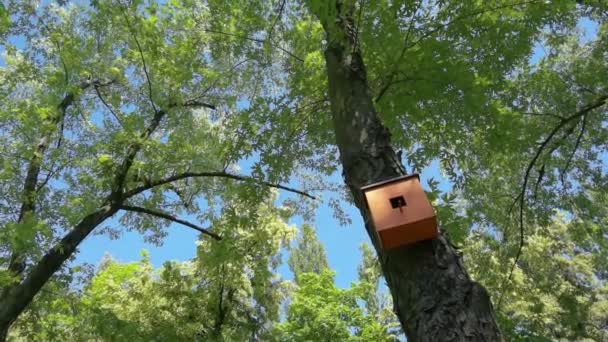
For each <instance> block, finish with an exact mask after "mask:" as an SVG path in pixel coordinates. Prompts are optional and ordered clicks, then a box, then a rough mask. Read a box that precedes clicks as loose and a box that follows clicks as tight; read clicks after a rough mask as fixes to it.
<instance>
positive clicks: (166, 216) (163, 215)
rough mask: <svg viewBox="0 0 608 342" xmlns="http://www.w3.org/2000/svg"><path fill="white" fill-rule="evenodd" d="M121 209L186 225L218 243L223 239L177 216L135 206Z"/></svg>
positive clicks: (126, 206) (123, 206) (125, 206)
mask: <svg viewBox="0 0 608 342" xmlns="http://www.w3.org/2000/svg"><path fill="white" fill-rule="evenodd" d="M119 208H120V209H121V210H126V211H133V212H136V213H142V214H147V215H151V216H156V217H160V218H162V219H165V220H169V221H172V222H175V223H179V224H181V225H184V226H186V227H190V228H192V229H194V230H196V231H198V232H200V233H202V234H206V235H209V236H211V237H212V238H214V239H216V240H218V241H219V240H221V239H222V237H221V236H219V235H217V234H215V233H213V232H211V231H209V230H208V229H206V228H203V227H200V226H197V225H195V224H194V223H190V222H188V221H184V220H182V219H179V218H177V217H175V216H172V215H169V214H167V213H163V212H162V211H158V210H152V209H146V208H142V207H134V206H130V205H121V206H120V207H119Z"/></svg>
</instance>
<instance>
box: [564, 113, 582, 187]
mask: <svg viewBox="0 0 608 342" xmlns="http://www.w3.org/2000/svg"><path fill="white" fill-rule="evenodd" d="M586 125H587V115H584V116H583V123H582V125H581V130H580V132H579V133H578V136H577V137H576V142H575V143H574V148H573V149H572V152H571V153H570V156H568V159H567V161H566V166H564V169H563V170H562V172H561V173H560V176H559V177H560V179H561V181H562V184H564V183H565V182H564V176H565V175H566V173H567V172H568V168H569V167H570V163H572V158H574V154H576V151H577V150H578V147H579V146H580V144H581V140H582V138H583V135H584V134H585V129H586Z"/></svg>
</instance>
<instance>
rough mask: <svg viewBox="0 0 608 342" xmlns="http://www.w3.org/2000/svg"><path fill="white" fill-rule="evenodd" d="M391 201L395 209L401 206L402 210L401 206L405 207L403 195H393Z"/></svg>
mask: <svg viewBox="0 0 608 342" xmlns="http://www.w3.org/2000/svg"><path fill="white" fill-rule="evenodd" d="M390 201H391V206H392V207H393V209H397V208H399V209H400V210H401V207H405V198H403V196H397V197H393V198H391V199H390Z"/></svg>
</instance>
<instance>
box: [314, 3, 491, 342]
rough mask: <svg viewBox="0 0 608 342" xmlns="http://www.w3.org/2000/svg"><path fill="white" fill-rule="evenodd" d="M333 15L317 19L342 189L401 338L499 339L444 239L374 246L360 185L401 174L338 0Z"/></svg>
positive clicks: (484, 303)
mask: <svg viewBox="0 0 608 342" xmlns="http://www.w3.org/2000/svg"><path fill="white" fill-rule="evenodd" d="M337 13H338V14H339V15H338V17H337V18H329V19H326V20H325V22H324V20H323V19H322V20H321V21H322V23H323V26H324V27H325V30H326V32H327V41H328V46H327V49H326V51H325V61H326V67H327V76H328V80H329V99H330V102H331V112H332V117H333V124H334V131H335V135H336V143H337V146H338V148H339V151H340V160H341V162H342V166H343V173H344V177H345V181H346V184H347V185H348V187H349V188H350V191H351V193H352V195H353V198H354V201H355V204H356V205H357V207H358V208H359V210H360V212H361V215H362V216H363V219H364V221H365V223H366V227H365V228H366V229H367V232H368V235H369V236H370V238H371V240H372V242H373V245H374V247H375V248H376V251H377V253H378V257H379V260H380V263H381V266H382V270H383V273H384V277H385V278H386V281H387V283H388V287H389V289H390V291H391V294H392V297H393V301H394V311H395V313H396V315H397V316H398V317H399V321H400V322H401V326H402V327H403V330H404V331H405V334H406V335H407V338H408V341H501V340H502V337H501V333H500V330H499V328H498V326H497V324H496V321H495V319H494V315H493V308H492V304H491V301H490V298H489V296H488V293H487V291H486V290H485V289H484V288H483V287H482V286H481V285H479V284H478V283H476V282H474V281H472V280H471V279H470V278H469V276H468V274H467V272H466V270H465V269H464V267H463V265H462V263H461V260H460V257H459V255H458V253H457V252H456V251H455V250H454V248H452V246H451V244H450V243H449V241H448V240H447V237H445V236H442V235H440V236H439V238H437V239H435V240H432V241H424V242H420V243H417V244H415V245H412V246H408V247H405V246H403V247H398V248H396V249H392V250H383V249H382V248H381V246H380V243H379V241H378V239H377V236H376V234H375V231H374V227H373V225H372V223H371V219H370V214H369V212H368V209H367V207H366V205H365V201H364V198H363V193H362V192H361V190H360V188H361V187H362V186H364V185H367V184H370V183H374V182H378V181H382V180H386V179H390V178H393V177H397V176H401V175H404V174H405V173H406V172H405V169H404V167H403V165H402V164H401V162H400V160H399V158H398V157H397V155H396V153H395V151H394V150H393V148H392V147H391V144H390V133H389V132H388V130H387V129H386V128H385V127H384V126H383V125H382V123H381V121H380V118H379V117H378V115H377V113H376V111H375V108H374V104H373V100H372V97H371V94H370V93H369V91H368V89H369V88H368V84H367V79H366V71H365V66H364V63H363V60H362V58H361V54H360V51H359V48H358V46H357V41H356V37H354V36H353V35H356V33H353V32H354V31H355V30H353V29H352V28H353V27H354V26H353V25H352V20H351V19H350V18H349V17H348V16H344V13H343V12H342V14H341V15H342V16H340V13H341V11H340V3H339V1H338V10H337ZM332 19H337V20H336V21H335V22H333V20H332ZM328 23H329V24H328ZM333 23H337V24H333ZM328 27H329V28H328Z"/></svg>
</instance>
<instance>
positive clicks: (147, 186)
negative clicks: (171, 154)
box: [124, 171, 316, 200]
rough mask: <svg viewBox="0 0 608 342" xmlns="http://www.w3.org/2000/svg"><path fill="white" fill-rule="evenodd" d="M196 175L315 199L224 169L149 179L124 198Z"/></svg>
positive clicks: (297, 191)
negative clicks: (254, 185) (269, 188)
mask: <svg viewBox="0 0 608 342" xmlns="http://www.w3.org/2000/svg"><path fill="white" fill-rule="evenodd" d="M198 177H219V178H229V179H234V180H237V181H242V182H251V183H254V184H259V185H263V186H267V187H271V188H276V189H281V190H285V191H289V192H293V193H295V194H298V195H301V196H306V197H308V198H311V199H313V200H314V199H316V198H315V197H314V196H312V195H310V194H308V193H306V192H304V191H301V190H297V189H293V188H290V187H287V186H284V185H281V184H274V183H269V182H266V181H263V180H259V179H255V178H253V177H249V176H241V175H235V174H231V173H227V172H225V171H219V172H185V173H182V174H180V175H175V176H171V177H167V178H164V179H158V180H155V181H149V182H145V184H144V185H142V186H139V187H137V188H134V189H131V190H129V191H126V192H125V194H124V198H129V197H131V196H134V195H137V194H139V193H141V192H143V191H146V190H148V189H151V188H153V187H156V186H160V185H163V184H169V183H172V182H175V181H178V180H181V179H187V178H198Z"/></svg>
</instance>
